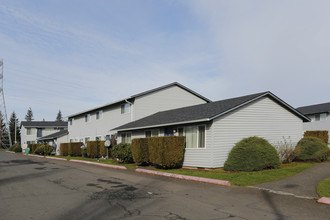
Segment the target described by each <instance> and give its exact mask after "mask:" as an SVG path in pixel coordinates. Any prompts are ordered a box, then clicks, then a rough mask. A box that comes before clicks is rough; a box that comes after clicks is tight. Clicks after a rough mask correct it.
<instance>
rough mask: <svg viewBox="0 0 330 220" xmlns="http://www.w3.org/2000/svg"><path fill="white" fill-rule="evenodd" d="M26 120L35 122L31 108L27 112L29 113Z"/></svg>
mask: <svg viewBox="0 0 330 220" xmlns="http://www.w3.org/2000/svg"><path fill="white" fill-rule="evenodd" d="M25 120H26V121H32V120H33V112H32V109H31V107H29V109H28V110H27V113H26V115H25Z"/></svg>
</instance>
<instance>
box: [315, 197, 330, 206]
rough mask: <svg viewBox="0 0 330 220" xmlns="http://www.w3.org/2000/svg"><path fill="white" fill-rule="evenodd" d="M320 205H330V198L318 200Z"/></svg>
mask: <svg viewBox="0 0 330 220" xmlns="http://www.w3.org/2000/svg"><path fill="white" fill-rule="evenodd" d="M317 202H318V203H322V204H326V205H330V198H329V197H322V198H320V199H319V200H317Z"/></svg>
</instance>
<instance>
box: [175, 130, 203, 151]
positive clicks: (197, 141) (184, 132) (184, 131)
mask: <svg viewBox="0 0 330 220" xmlns="http://www.w3.org/2000/svg"><path fill="white" fill-rule="evenodd" d="M186 127H196V131H197V134H196V135H197V137H196V138H197V140H196V143H197V146H196V147H189V148H187V147H186V149H206V125H205V124H202V125H192V126H186ZM186 127H184V128H183V134H184V136H185V137H186ZM199 127H204V147H200V146H199ZM180 128H182V127H180Z"/></svg>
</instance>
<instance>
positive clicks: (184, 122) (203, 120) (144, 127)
mask: <svg viewBox="0 0 330 220" xmlns="http://www.w3.org/2000/svg"><path fill="white" fill-rule="evenodd" d="M207 121H211V119H209V118H204V119H198V120H193V121H183V122H173V123H167V124H158V125H150V126H141V127H136V128H125V129H111V130H109V131H117V132H121V131H133V130H141V129H146V128H157V127H166V126H172V125H182V124H191V123H198V122H207Z"/></svg>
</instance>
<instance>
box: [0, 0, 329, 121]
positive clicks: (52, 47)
mask: <svg viewBox="0 0 330 220" xmlns="http://www.w3.org/2000/svg"><path fill="white" fill-rule="evenodd" d="M329 11H330V1H326V0H325V1H322V0H313V1H312V0H311V1H304V0H296V1H295V0H290V1H287V0H285V1H280V0H277V1H265V0H262V1H257V0H250V1H245V0H241V1H221V0H218V1H211V0H206V1H198V0H196V1H193V0H191V1H183V0H182V1H170V0H169V1H151V0H144V1H138V0H136V1H128V0H124V1H122V0H118V1H106V0H104V1H100V0H93V1H81V0H70V1H64V0H52V1H50V0H35V1H28V0H27V1H16V0H2V1H1V2H0V59H3V61H4V77H5V80H4V92H5V98H6V104H7V112H8V117H9V116H10V114H11V113H12V112H13V111H15V112H16V113H17V115H18V117H19V119H20V120H24V116H25V114H26V111H27V109H28V108H29V107H31V108H32V110H33V113H34V118H35V120H42V119H43V118H44V119H46V120H55V117H56V114H57V112H58V110H59V109H61V111H62V113H63V115H64V116H67V115H70V114H73V113H76V112H80V111H82V110H85V109H88V108H92V107H96V106H99V105H103V104H106V103H109V102H112V101H115V100H119V99H122V98H125V97H128V96H131V95H133V94H136V93H139V92H142V91H145V90H148V89H152V88H155V87H158V86H162V85H164V84H168V83H171V82H174V81H177V82H179V83H181V84H183V85H185V86H187V87H189V88H191V89H192V90H194V91H196V92H198V93H200V94H202V95H204V96H206V97H208V98H210V99H212V100H214V101H215V100H221V99H225V98H230V97H235V96H241V95H247V94H251V93H256V92H262V91H271V92H273V93H274V94H275V95H277V96H279V97H280V98H281V99H283V100H284V101H286V102H287V103H289V104H290V105H292V106H293V107H300V106H304V105H310V104H317V103H324V102H329V101H330V89H329V85H330V40H329V39H330V13H329Z"/></svg>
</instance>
